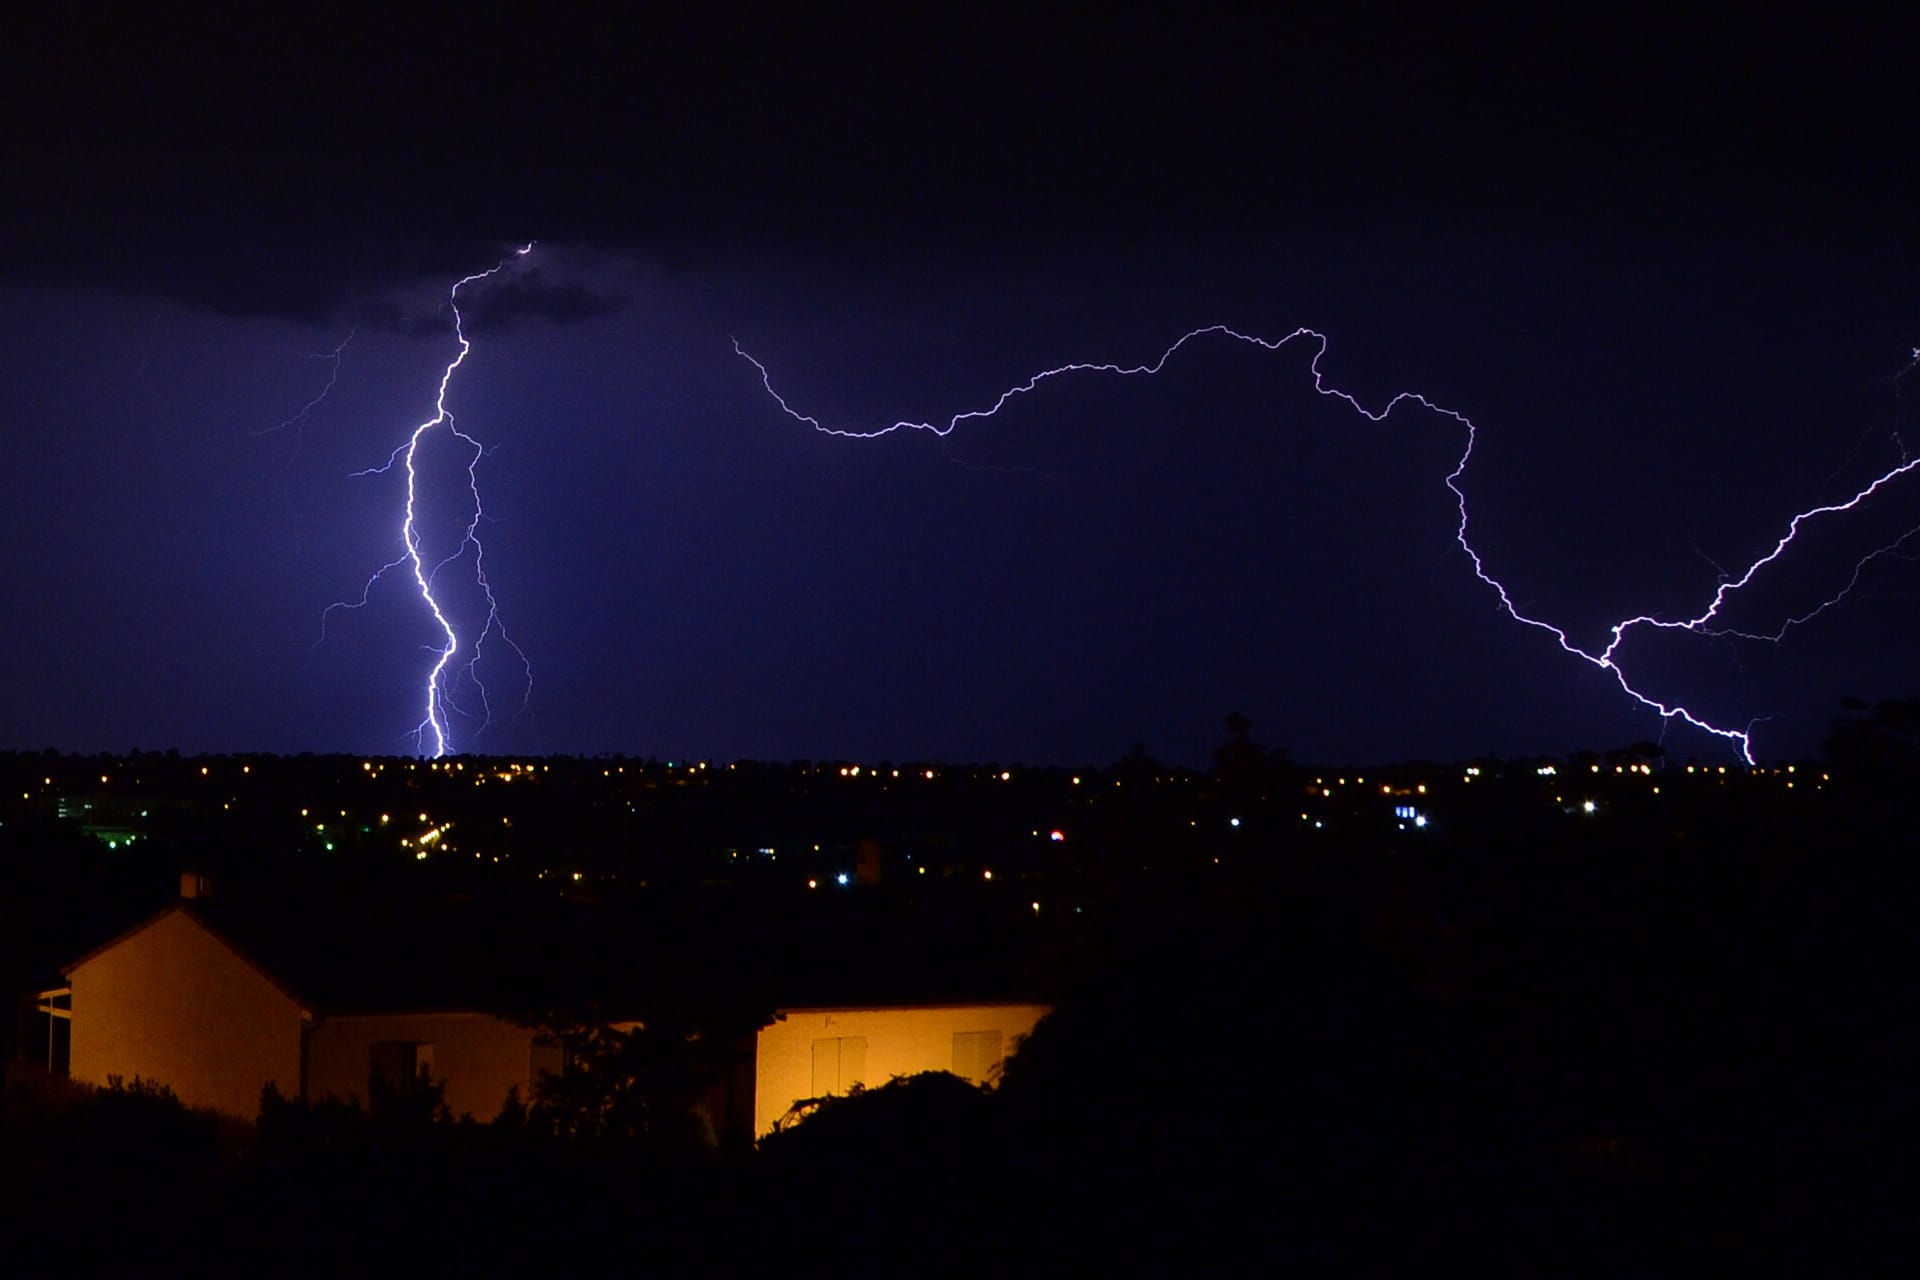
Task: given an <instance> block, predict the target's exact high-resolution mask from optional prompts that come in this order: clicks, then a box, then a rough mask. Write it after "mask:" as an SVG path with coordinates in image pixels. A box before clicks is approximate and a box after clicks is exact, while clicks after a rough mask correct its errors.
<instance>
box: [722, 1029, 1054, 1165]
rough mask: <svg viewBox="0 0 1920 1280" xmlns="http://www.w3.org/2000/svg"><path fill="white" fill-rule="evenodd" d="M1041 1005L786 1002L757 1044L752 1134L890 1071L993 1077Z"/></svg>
mask: <svg viewBox="0 0 1920 1280" xmlns="http://www.w3.org/2000/svg"><path fill="white" fill-rule="evenodd" d="M1046 1013H1047V1007H1046V1006H1045V1005H1039V1004H943V1005H893V1006H878V1007H876V1006H867V1007H857V1008H837V1009H783V1010H780V1011H779V1012H778V1013H776V1014H775V1015H774V1020H773V1021H772V1022H770V1023H769V1024H767V1025H766V1026H764V1027H762V1028H760V1032H759V1035H758V1036H757V1037H756V1042H755V1045H754V1055H753V1058H754V1085H753V1135H754V1137H755V1138H763V1137H765V1136H766V1135H767V1134H769V1133H771V1132H773V1131H774V1129H775V1128H776V1127H778V1126H779V1125H780V1124H781V1122H782V1121H784V1120H785V1119H786V1117H787V1116H789V1115H790V1114H793V1113H795V1112H796V1110H797V1109H800V1108H803V1107H804V1106H805V1104H806V1103H808V1102H811V1101H813V1100H815V1099H818V1098H823V1097H827V1096H829V1095H831V1094H845V1093H847V1092H849V1091H851V1090H852V1089H853V1088H854V1087H855V1086H856V1085H881V1084H885V1083H886V1082H887V1081H889V1080H891V1079H892V1078H893V1077H895V1076H910V1075H918V1074H919V1073H920V1072H923V1071H951V1072H953V1074H955V1075H957V1076H962V1077H964V1078H965V1079H968V1080H971V1081H973V1082H974V1083H975V1084H990V1083H993V1082H994V1081H995V1080H996V1079H997V1078H998V1076H999V1072H1000V1067H1001V1064H1002V1063H1003V1062H1004V1061H1005V1060H1006V1056H1007V1054H1009V1053H1010V1052H1012V1051H1013V1049H1014V1048H1015V1046H1017V1045H1018V1043H1019V1041H1020V1040H1021V1038H1022V1037H1024V1036H1026V1035H1027V1034H1028V1033H1029V1032H1031V1031H1032V1030H1033V1028H1034V1024H1035V1023H1037V1022H1039V1021H1040V1019H1041V1018H1043V1017H1045V1016H1046Z"/></svg>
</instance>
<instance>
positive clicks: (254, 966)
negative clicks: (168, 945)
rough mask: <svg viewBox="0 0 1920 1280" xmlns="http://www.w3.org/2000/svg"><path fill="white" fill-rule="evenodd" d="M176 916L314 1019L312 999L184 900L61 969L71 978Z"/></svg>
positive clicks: (158, 912) (165, 908)
mask: <svg viewBox="0 0 1920 1280" xmlns="http://www.w3.org/2000/svg"><path fill="white" fill-rule="evenodd" d="M176 915H177V916H179V917H181V918H182V919H184V920H186V921H188V922H189V923H190V924H192V925H193V926H194V927H195V928H197V929H199V930H200V931H201V932H202V933H204V934H205V935H206V936H207V937H208V938H210V939H211V940H212V941H213V942H214V943H216V944H217V945H219V946H221V947H223V948H225V949H226V950H227V951H228V952H230V953H232V955H233V956H234V957H235V958H236V959H238V960H239V961H240V962H241V963H242V964H244V965H246V967H247V968H248V969H250V970H252V971H253V972H254V973H255V974H257V975H258V976H259V977H260V978H261V979H262V980H264V981H265V982H266V983H267V984H268V985H269V986H271V987H272V988H273V989H274V990H276V991H278V992H279V993H280V994H281V995H283V996H285V997H286V998H287V999H289V1000H291V1001H293V1003H294V1004H296V1005H298V1006H299V1008H300V1012H301V1014H302V1015H303V1016H304V1017H308V1018H311V1017H312V1016H313V1015H314V1009H313V1005H312V1003H311V1002H309V1001H308V1000H306V999H305V998H304V997H302V996H301V995H300V993H299V992H297V991H294V990H293V989H292V988H291V987H289V986H288V985H287V984H286V983H285V982H283V981H281V980H280V978H279V977H278V976H276V975H275V974H274V973H273V971H272V970H270V969H268V968H267V967H266V966H265V965H263V964H261V963H260V962H259V961H258V960H256V959H254V958H253V957H252V956H251V955H249V954H248V953H247V952H246V950H245V949H244V948H242V947H241V946H240V945H239V944H238V943H236V942H234V941H233V939H231V938H229V937H227V936H226V935H225V934H224V933H222V932H221V931H220V930H218V929H216V928H214V927H213V925H212V924H210V923H208V921H207V919H206V918H205V917H204V916H202V915H201V914H200V913H199V912H198V911H195V910H194V909H193V908H192V907H191V906H189V905H188V904H186V903H185V902H175V903H172V904H170V905H169V906H166V907H164V908H162V909H161V910H159V911H157V912H155V913H154V914H153V915H150V916H148V917H147V918H146V919H145V920H142V921H141V922H140V923H139V924H136V925H134V926H133V927H132V928H131V929H127V930H125V931H123V932H121V933H119V934H116V935H115V936H114V937H112V938H110V939H108V940H107V941H106V942H103V943H101V944H100V945H99V946H97V947H95V948H94V949H93V950H91V951H89V952H87V953H86V954H85V955H83V956H81V957H80V958H79V959H77V960H74V961H71V962H69V963H68V964H65V965H62V966H61V970H60V971H61V973H62V974H63V975H65V976H67V977H68V978H69V979H70V978H71V977H72V975H73V974H74V973H75V972H76V971H78V970H79V969H81V968H82V967H84V966H85V965H87V964H89V963H91V962H92V961H94V960H97V959H99V958H100V957H101V956H103V955H105V954H107V953H108V952H110V951H112V950H114V949H115V948H117V947H120V946H121V945H123V944H125V943H126V942H127V941H128V940H130V939H132V938H135V937H137V936H139V935H140V934H142V933H145V932H146V931H147V930H149V929H152V928H154V927H155V926H156V925H159V924H160V923H161V922H162V921H165V920H167V919H169V918H170V917H173V916H176Z"/></svg>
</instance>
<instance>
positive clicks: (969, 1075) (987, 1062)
mask: <svg viewBox="0 0 1920 1280" xmlns="http://www.w3.org/2000/svg"><path fill="white" fill-rule="evenodd" d="M999 1069H1000V1033H999V1032H998V1031H956V1032H954V1033H953V1074H955V1075H957V1076H960V1077H962V1078H964V1079H967V1080H971V1081H973V1083H975V1084H985V1083H987V1081H988V1080H989V1079H991V1078H992V1076H993V1074H994V1073H995V1072H997V1071H998V1070H999Z"/></svg>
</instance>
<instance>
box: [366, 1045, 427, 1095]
mask: <svg viewBox="0 0 1920 1280" xmlns="http://www.w3.org/2000/svg"><path fill="white" fill-rule="evenodd" d="M368 1058H369V1063H368V1072H367V1096H368V1097H369V1098H376V1097H379V1096H380V1095H382V1094H385V1095H387V1096H389V1097H400V1096H401V1095H403V1094H408V1093H412V1092H413V1091H414V1090H415V1089H418V1088H419V1087H420V1086H421V1084H422V1083H424V1082H426V1081H429V1080H431V1079H433V1046H432V1045H430V1044H419V1043H417V1042H415V1041H412V1040H381V1041H378V1042H376V1043H375V1044H374V1046H373V1047H372V1049H371V1050H370V1051H369V1052H368Z"/></svg>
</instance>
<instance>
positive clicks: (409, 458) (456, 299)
mask: <svg viewBox="0 0 1920 1280" xmlns="http://www.w3.org/2000/svg"><path fill="white" fill-rule="evenodd" d="M531 252H533V245H532V244H531V243H529V244H526V245H522V246H521V247H520V248H518V249H516V250H514V252H513V253H512V254H510V255H509V256H507V257H505V258H502V259H501V260H500V261H499V262H497V263H495V264H494V265H493V266H492V267H490V268H488V269H487V270H485V271H476V272H474V273H473V274H472V275H468V276H462V277H461V278H460V279H459V280H457V281H455V282H454V284H453V287H452V288H451V289H450V290H448V292H447V307H448V309H449V310H451V311H452V312H453V336H454V340H455V341H456V342H457V343H458V345H459V350H458V351H457V352H456V353H455V354H454V357H453V359H452V360H450V361H448V362H447V366H446V368H445V369H444V370H442V371H441V374H440V386H439V390H438V392H437V393H436V394H435V396H434V400H433V416H432V417H430V418H428V419H427V420H426V421H425V422H422V423H421V424H420V425H419V426H417V427H415V428H414V429H413V431H412V432H411V433H410V434H409V435H408V436H407V438H406V439H405V440H404V441H403V442H401V443H400V444H399V445H397V446H395V448H394V450H393V452H392V453H391V454H389V455H387V460H386V461H385V462H383V463H381V464H380V465H379V466H375V467H368V468H366V469H365V470H363V471H356V472H354V473H353V474H354V475H355V476H369V475H385V474H387V473H388V472H390V471H392V470H393V468H394V467H395V466H396V465H398V466H400V467H401V468H402V469H403V470H404V471H405V473H406V477H407V500H406V506H405V509H404V514H403V515H402V518H401V521H400V546H401V551H400V553H399V554H398V555H397V556H395V557H394V558H393V559H391V560H389V561H387V563H385V564H383V565H381V566H380V567H379V568H378V569H376V570H374V571H373V574H372V576H370V577H369V578H368V579H367V581H366V583H365V585H364V586H362V587H361V589H360V597H359V599H357V600H352V601H345V600H342V601H336V602H334V603H333V604H331V605H328V606H327V608H326V610H325V612H324V613H323V614H322V617H321V635H322V638H323V639H324V638H325V632H326V619H327V617H329V616H331V615H332V613H333V611H334V610H335V609H358V608H361V607H362V606H364V605H365V604H366V603H367V600H368V598H369V596H370V595H371V594H372V591H373V587H374V584H375V583H377V582H379V581H380V580H381V579H382V578H384V577H386V575H387V574H388V573H390V572H392V571H393V570H395V569H398V568H401V567H402V566H405V568H406V570H407V572H408V574H409V575H410V576H411V577H412V579H413V585H414V588H415V590H416V591H418V592H419V595H420V600H421V603H423V604H424V605H425V606H426V608H427V612H428V613H429V614H430V615H431V616H432V618H433V621H434V625H435V626H436V627H437V628H438V629H439V632H440V636H441V640H442V643H440V644H439V645H437V646H430V648H431V650H432V652H433V653H434V661H433V665H432V667H431V668H430V669H429V670H428V672H427V680H426V686H425V688H424V690H423V691H422V702H423V704H424V708H423V712H422V715H421V719H420V723H419V724H418V725H416V726H415V727H414V730H413V738H414V744H415V746H416V747H418V748H420V749H422V750H425V749H426V748H427V746H428V744H429V742H431V744H432V751H431V754H432V755H433V757H434V758H436V759H438V758H439V757H441V756H444V755H446V754H447V752H448V751H449V750H450V749H451V746H452V726H451V724H450V722H449V720H448V712H449V710H451V711H453V712H456V713H460V714H462V715H464V714H466V713H465V712H464V711H463V710H462V708H461V707H460V705H459V703H458V702H457V701H456V700H455V698H454V693H453V685H454V684H455V682H456V680H457V677H458V676H459V675H464V676H465V677H466V679H467V680H468V681H469V682H471V683H472V685H473V686H474V688H475V689H476V690H477V691H478V692H479V696H480V703H481V714H480V716H479V719H480V720H481V728H482V729H483V730H484V729H485V728H486V727H487V725H489V724H491V723H492V714H493V707H492V702H491V699H490V698H489V696H488V694H487V687H486V685H485V684H484V683H483V682H482V681H481V679H480V676H479V672H478V667H479V662H480V656H481V650H482V647H483V646H484V645H485V644H486V641H487V637H489V636H498V637H499V638H500V642H501V643H502V644H504V645H506V647H507V648H508V649H510V650H512V652H513V654H514V656H515V657H516V658H517V659H518V660H519V662H520V666H521V669H522V671H523V672H524V674H525V677H526V684H525V696H524V698H523V700H522V707H523V709H524V707H525V704H526V702H527V701H528V700H530V699H531V698H532V696H533V668H532V666H531V664H529V663H528V661H527V655H526V654H525V653H524V652H522V651H521V649H520V646H519V645H517V644H515V643H514V641H513V638H512V637H511V636H509V635H508V634H507V629H506V625H505V623H503V622H502V621H501V618H500V604H499V601H498V600H496V599H495V598H494V594H493V584H492V583H491V582H490V581H489V580H488V578H487V570H486V550H485V548H484V547H483V546H482V545H481V542H480V522H481V521H482V520H483V519H485V518H486V511H485V508H484V507H482V505H481V502H480V478H479V475H478V474H477V468H478V467H479V465H480V459H481V458H482V457H483V456H485V453H486V449H485V446H483V445H482V444H481V443H480V441H478V440H476V439H475V438H474V437H472V436H470V435H468V434H467V433H466V432H464V431H462V430H460V428H459V427H457V426H455V425H454V420H453V414H452V412H451V411H449V410H448V408H447V391H448V388H449V387H451V386H452V385H453V376H454V374H455V373H457V372H458V371H459V369H460V366H461V365H462V364H464V363H466V359H467V354H468V353H469V352H470V351H472V350H473V343H472V340H471V339H469V338H468V337H467V332H466V324H465V320H464V318H463V317H462V316H461V314H460V291H461V290H462V289H464V288H466V287H468V286H469V285H475V284H478V283H480V282H481V281H483V280H487V279H490V278H491V277H493V276H495V275H497V274H499V273H500V272H501V271H504V270H505V269H506V268H507V267H508V266H510V265H511V264H512V263H514V262H515V261H517V260H518V259H521V258H524V257H526V256H527V255H528V254H529V253H531ZM344 345H345V344H344V343H343V344H342V346H343V347H344ZM336 355H337V352H336ZM329 386H331V384H329ZM324 394H325V393H324V392H323V393H322V395H323V396H324ZM316 403H317V401H316ZM311 408H312V406H311V405H309V406H308V409H311ZM306 412H307V410H302V411H301V414H300V415H296V417H295V418H293V419H290V420H289V422H297V421H298V420H299V418H300V417H302V416H304V415H305V413H306ZM283 425H286V424H283ZM442 428H444V429H445V430H446V432H447V433H448V434H449V435H450V436H452V437H453V438H454V439H455V440H458V441H460V442H461V443H462V444H463V445H465V446H466V447H467V448H468V450H470V452H469V454H468V456H467V461H466V474H467V492H468V495H469V496H470V497H471V499H472V507H471V515H470V516H469V518H468V520H467V523H466V527H465V529H464V530H463V532H462V535H461V538H460V541H459V543H458V544H457V545H456V546H455V547H454V549H453V550H452V551H451V552H449V553H448V554H447V555H446V556H444V557H442V558H441V559H440V560H438V561H436V562H434V563H433V564H432V565H431V566H429V565H428V563H427V560H426V557H425V556H424V555H423V554H422V552H421V539H420V531H419V528H418V526H417V524H416V521H415V515H416V511H417V502H418V496H419V484H420V472H419V468H418V466H417V460H418V454H419V450H420V444H421V442H422V441H423V440H425V439H426V438H427V437H428V436H429V435H430V434H431V433H433V432H434V431H437V430H440V429H442ZM469 550H471V551H472V553H473V581H474V584H475V586H477V587H478V588H479V591H480V595H481V598H482V600H484V601H485V605H486V618H485V620H484V621H483V622H482V623H481V625H480V628H479V631H478V633H477V634H476V635H475V636H474V638H473V643H472V645H471V646H470V651H469V652H468V654H467V657H466V659H465V661H464V662H463V663H461V664H460V665H459V666H458V667H456V666H455V663H454V659H455V657H456V656H458V655H459V654H460V652H461V645H460V632H459V629H458V628H456V627H455V625H454V622H453V619H452V618H451V617H450V616H449V612H448V610H447V609H446V608H445V607H443V605H442V603H441V600H440V598H439V596H437V595H436V594H435V585H436V583H437V581H438V579H439V575H440V573H441V572H442V571H443V570H445V569H446V568H448V566H450V565H452V564H454V563H455V562H456V561H459V560H460V559H462V558H463V557H464V556H466V554H467V553H468V551H469ZM450 673H451V674H450Z"/></svg>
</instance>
